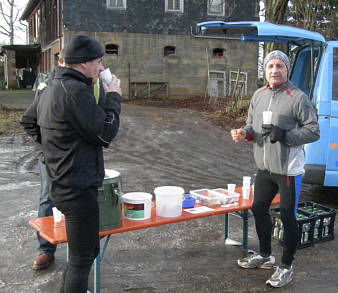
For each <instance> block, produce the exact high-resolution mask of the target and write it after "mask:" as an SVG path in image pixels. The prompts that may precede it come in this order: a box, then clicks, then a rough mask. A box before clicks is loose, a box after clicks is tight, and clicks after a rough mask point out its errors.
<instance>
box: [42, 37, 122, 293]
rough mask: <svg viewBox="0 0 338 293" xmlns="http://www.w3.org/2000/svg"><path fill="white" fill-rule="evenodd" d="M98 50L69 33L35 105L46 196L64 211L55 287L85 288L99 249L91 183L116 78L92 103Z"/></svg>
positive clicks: (111, 118) (110, 118) (114, 110)
mask: <svg viewBox="0 0 338 293" xmlns="http://www.w3.org/2000/svg"><path fill="white" fill-rule="evenodd" d="M103 54H104V51H103V49H102V47H101V45H100V44H99V43H98V42H97V41H96V40H94V39H91V38H89V37H88V36H84V35H75V36H73V37H72V38H71V40H70V41H69V43H68V45H67V46H66V47H65V63H66V65H65V67H58V68H56V70H55V76H54V79H53V80H52V81H51V82H50V83H49V84H48V86H47V87H46V88H45V89H44V91H43V93H42V95H41V98H40V101H39V103H38V104H37V124H38V125H39V127H40V130H41V145H42V150H43V153H44V156H45V161H46V165H47V171H48V176H49V179H50V181H51V195H50V197H51V199H52V201H53V203H54V205H55V206H56V207H57V208H58V209H59V210H60V211H61V212H62V213H63V214H64V215H65V218H66V232H67V240H68V247H69V261H68V264H67V268H66V271H65V274H64V282H63V286H62V289H61V292H71V293H77V292H84V293H85V292H87V284H88V275H89V272H90V269H91V266H92V264H93V262H94V259H95V257H96V256H97V254H98V252H99V245H100V243H99V209H98V202H97V188H98V187H99V186H101V184H102V181H103V178H104V163H103V153H102V147H108V146H109V144H110V142H111V141H112V140H113V138H114V137H115V136H116V134H117V132H118V129H119V114H120V109H121V108H120V100H121V88H120V80H119V79H117V78H116V77H115V76H113V81H112V82H111V83H110V84H109V85H108V84H105V83H104V84H103V86H104V89H105V92H106V100H105V102H104V103H100V104H96V101H95V97H94V95H93V88H92V86H93V84H95V83H96V81H97V79H98V78H99V73H100V72H101V71H103V65H102V56H103Z"/></svg>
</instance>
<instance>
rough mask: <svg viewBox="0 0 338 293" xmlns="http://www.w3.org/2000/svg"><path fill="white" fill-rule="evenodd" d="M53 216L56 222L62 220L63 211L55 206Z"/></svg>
mask: <svg viewBox="0 0 338 293" xmlns="http://www.w3.org/2000/svg"><path fill="white" fill-rule="evenodd" d="M53 216H54V223H59V222H61V219H62V213H61V212H60V211H59V210H58V209H57V208H55V207H54V208H53Z"/></svg>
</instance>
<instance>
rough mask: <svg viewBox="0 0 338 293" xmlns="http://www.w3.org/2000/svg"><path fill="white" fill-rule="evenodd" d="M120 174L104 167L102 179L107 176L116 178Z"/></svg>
mask: <svg viewBox="0 0 338 293" xmlns="http://www.w3.org/2000/svg"><path fill="white" fill-rule="evenodd" d="M119 176H120V172H118V171H115V170H111V169H104V179H108V178H116V177H119Z"/></svg>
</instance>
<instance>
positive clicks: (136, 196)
mask: <svg viewBox="0 0 338 293" xmlns="http://www.w3.org/2000/svg"><path fill="white" fill-rule="evenodd" d="M152 197H153V196H152V195H151V194H150V193H145V192H129V193H125V194H123V195H122V198H123V200H126V201H135V200H136V201H145V200H151V199H152Z"/></svg>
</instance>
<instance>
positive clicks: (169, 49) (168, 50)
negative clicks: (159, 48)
mask: <svg viewBox="0 0 338 293" xmlns="http://www.w3.org/2000/svg"><path fill="white" fill-rule="evenodd" d="M175 53H176V48H175V47H173V46H166V47H164V56H169V55H174V54H175Z"/></svg>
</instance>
